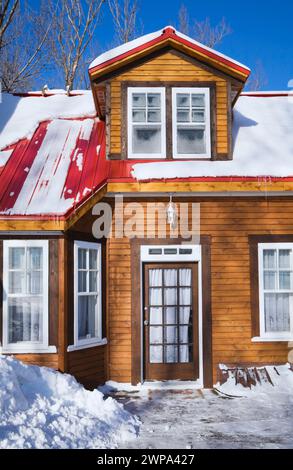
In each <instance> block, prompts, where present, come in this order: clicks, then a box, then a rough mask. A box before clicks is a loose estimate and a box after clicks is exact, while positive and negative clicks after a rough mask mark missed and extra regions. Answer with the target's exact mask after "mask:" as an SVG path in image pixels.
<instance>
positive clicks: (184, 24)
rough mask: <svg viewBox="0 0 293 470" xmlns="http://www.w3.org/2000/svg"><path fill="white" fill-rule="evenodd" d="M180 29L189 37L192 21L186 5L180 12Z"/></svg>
mask: <svg viewBox="0 0 293 470" xmlns="http://www.w3.org/2000/svg"><path fill="white" fill-rule="evenodd" d="M178 24H179V26H178V29H179V31H180V32H181V33H183V34H186V35H188V34H189V29H190V21H189V15H188V11H187V8H186V6H185V5H183V4H182V5H181V7H180V9H179V12H178Z"/></svg>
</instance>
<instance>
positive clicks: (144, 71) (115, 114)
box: [110, 52, 229, 155]
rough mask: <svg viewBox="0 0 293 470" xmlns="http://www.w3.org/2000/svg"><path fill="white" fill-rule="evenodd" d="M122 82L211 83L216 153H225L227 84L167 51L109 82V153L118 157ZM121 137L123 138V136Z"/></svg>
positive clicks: (226, 137)
mask: <svg viewBox="0 0 293 470" xmlns="http://www.w3.org/2000/svg"><path fill="white" fill-rule="evenodd" d="M124 81H143V82H145V81H153V82H154V81H156V82H158V81H176V82H179V81H182V82H190V81H194V86H196V82H215V83H216V104H217V110H216V120H217V132H216V140H217V153H219V154H227V153H229V138H228V127H229V126H228V91H227V90H228V84H227V81H226V80H225V79H224V78H222V77H219V76H218V75H214V74H212V73H211V72H209V71H207V70H205V69H203V68H201V67H199V66H197V65H195V64H193V63H191V62H189V61H187V60H185V59H183V58H181V57H179V56H177V55H175V54H173V53H172V52H167V53H165V54H162V55H161V56H159V57H157V58H154V59H150V60H148V61H146V62H145V63H144V64H142V65H139V66H137V67H134V68H133V69H131V70H129V71H127V72H125V73H122V74H121V75H119V76H117V77H115V78H113V79H112V81H111V87H110V89H111V99H110V103H111V104H110V108H111V117H110V154H114V155H117V154H121V127H122V126H121V83H122V82H124ZM125 138H127V137H126V136H125Z"/></svg>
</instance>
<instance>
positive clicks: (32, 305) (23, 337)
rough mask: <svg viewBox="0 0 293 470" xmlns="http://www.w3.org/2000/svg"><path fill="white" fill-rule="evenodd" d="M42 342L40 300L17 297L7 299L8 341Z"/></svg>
mask: <svg viewBox="0 0 293 470" xmlns="http://www.w3.org/2000/svg"><path fill="white" fill-rule="evenodd" d="M23 341H33V342H42V300H41V299H40V298H33V297H31V298H29V299H28V298H25V297H19V298H17V299H15V298H12V299H9V300H8V342H9V343H19V342H23Z"/></svg>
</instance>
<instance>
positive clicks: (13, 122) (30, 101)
mask: <svg viewBox="0 0 293 470" xmlns="http://www.w3.org/2000/svg"><path fill="white" fill-rule="evenodd" d="M94 116H96V110H95V105H94V101H93V97H92V92H91V91H84V92H82V94H80V95H77V96H74V95H73V96H67V95H65V94H64V95H62V94H57V95H52V96H47V97H40V96H38V97H36V96H25V97H20V96H14V95H10V94H7V93H3V95H2V102H0V150H1V149H4V148H5V147H8V145H12V144H14V143H16V142H18V141H19V140H21V139H24V138H31V137H32V135H33V133H34V132H35V130H36V129H37V127H38V125H39V124H40V123H41V122H44V121H50V120H53V119H59V118H84V117H94Z"/></svg>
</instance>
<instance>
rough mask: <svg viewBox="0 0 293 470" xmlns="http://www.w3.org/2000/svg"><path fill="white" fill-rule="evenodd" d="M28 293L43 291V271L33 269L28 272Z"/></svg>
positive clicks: (40, 292)
mask: <svg viewBox="0 0 293 470" xmlns="http://www.w3.org/2000/svg"><path fill="white" fill-rule="evenodd" d="M27 293H28V294H42V293H43V273H42V271H31V272H29V273H28V274H27Z"/></svg>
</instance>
